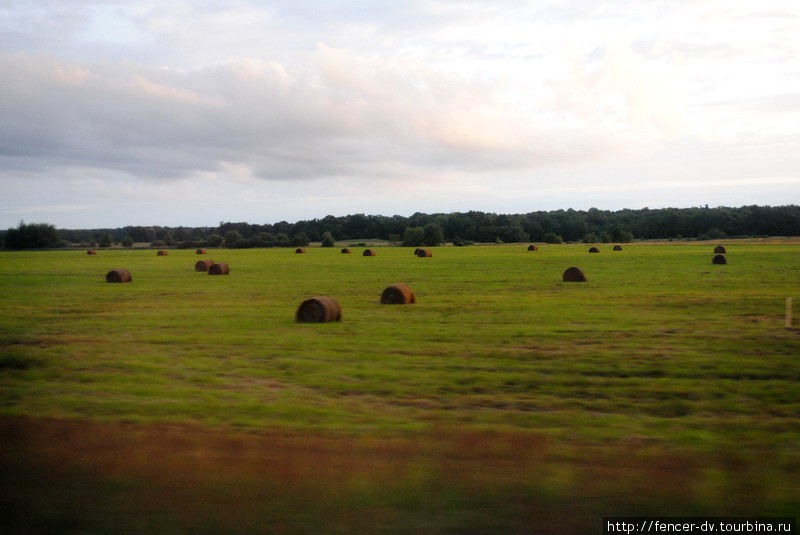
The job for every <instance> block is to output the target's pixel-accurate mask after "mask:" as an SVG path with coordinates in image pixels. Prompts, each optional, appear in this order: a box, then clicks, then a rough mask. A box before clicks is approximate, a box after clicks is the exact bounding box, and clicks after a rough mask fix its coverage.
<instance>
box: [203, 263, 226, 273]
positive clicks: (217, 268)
mask: <svg viewBox="0 0 800 535" xmlns="http://www.w3.org/2000/svg"><path fill="white" fill-rule="evenodd" d="M230 272H231V268H230V266H228V264H226V263H225V262H219V263H215V264H211V265H210V266H208V274H209V275H227V274H228V273H230Z"/></svg>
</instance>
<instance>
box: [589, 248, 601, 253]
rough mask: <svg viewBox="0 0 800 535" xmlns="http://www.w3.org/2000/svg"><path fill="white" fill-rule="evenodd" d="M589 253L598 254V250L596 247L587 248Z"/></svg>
mask: <svg viewBox="0 0 800 535" xmlns="http://www.w3.org/2000/svg"><path fill="white" fill-rule="evenodd" d="M589 252H590V253H599V252H600V249H598V248H597V247H590V248H589Z"/></svg>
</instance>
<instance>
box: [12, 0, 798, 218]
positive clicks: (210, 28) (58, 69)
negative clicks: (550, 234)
mask: <svg viewBox="0 0 800 535" xmlns="http://www.w3.org/2000/svg"><path fill="white" fill-rule="evenodd" d="M797 203H800V4H799V3H798V2H797V0H761V1H759V2H754V1H752V0H685V1H678V0H630V1H626V0H617V1H602V0H596V1H588V0H553V1H550V0H531V1H524V0H491V1H488V0H487V1H481V0H474V1H471V0H453V1H450V0H418V1H407V2H403V1H399V2H398V1H392V2H380V1H367V0H340V1H335V0H310V1H304V2H296V1H288V0H287V1H269V0H258V1H256V0H250V1H247V0H232V1H228V2H214V1H211V0H196V1H169V0H163V1H162V0H160V1H153V2H150V1H127V0H119V1H109V0H37V1H36V2H26V1H20V0H0V228H8V227H11V226H16V225H17V224H18V223H19V222H20V221H21V220H24V221H25V222H29V223H32V222H47V223H51V224H54V225H56V226H57V227H59V228H104V227H121V226H126V225H166V226H180V225H184V226H215V225H217V224H218V223H219V222H220V221H247V222H250V223H274V222H277V221H281V220H286V221H297V220H300V219H313V218H322V217H324V216H326V215H328V214H332V215H336V216H343V215H347V214H353V213H366V214H383V215H394V214H399V215H410V214H413V213H414V212H427V213H433V212H453V211H468V210H482V211H488V212H498V213H524V212H530V211H536V210H555V209H561V208H564V209H566V208H574V209H588V208H590V207H596V208H600V209H609V210H616V209H622V208H642V207H650V208H658V207H667V206H671V207H690V206H702V205H706V204H708V205H710V206H723V205H724V206H741V205H746V204H760V205H785V204H797Z"/></svg>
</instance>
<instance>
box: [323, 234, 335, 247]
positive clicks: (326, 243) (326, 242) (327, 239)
mask: <svg viewBox="0 0 800 535" xmlns="http://www.w3.org/2000/svg"><path fill="white" fill-rule="evenodd" d="M335 242H336V240H334V238H333V234H331V233H330V231H325V232H323V233H322V246H323V247H333V246H334V244H335Z"/></svg>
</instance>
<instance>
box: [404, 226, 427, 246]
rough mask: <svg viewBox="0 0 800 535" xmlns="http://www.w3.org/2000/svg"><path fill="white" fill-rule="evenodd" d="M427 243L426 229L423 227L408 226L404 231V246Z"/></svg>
mask: <svg viewBox="0 0 800 535" xmlns="http://www.w3.org/2000/svg"><path fill="white" fill-rule="evenodd" d="M421 245H425V229H424V228H422V227H406V231H405V232H404V233H403V246H404V247H419V246H421Z"/></svg>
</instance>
